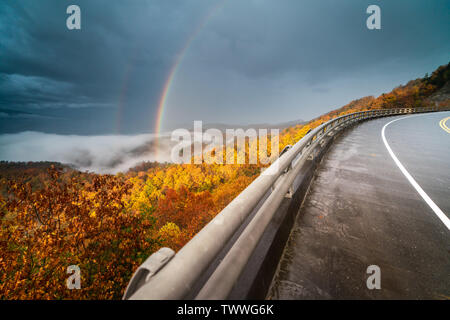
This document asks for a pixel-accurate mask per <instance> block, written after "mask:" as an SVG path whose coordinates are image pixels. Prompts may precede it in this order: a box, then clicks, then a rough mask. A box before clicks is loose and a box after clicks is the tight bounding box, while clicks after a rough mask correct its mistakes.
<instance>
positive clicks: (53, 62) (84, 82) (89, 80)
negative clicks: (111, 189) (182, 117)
mask: <svg viewBox="0 0 450 320" xmlns="http://www.w3.org/2000/svg"><path fill="white" fill-rule="evenodd" d="M74 3H75V4H77V5H79V6H80V8H81V13H82V29H81V30H75V31H70V30H68V29H67V28H66V19H67V17H68V15H67V14H66V8H67V6H68V5H70V4H74ZM211 3H213V2H211V1H210V2H209V3H208V2H206V1H192V2H190V3H189V5H188V3H187V2H186V1H179V0H175V1H126V2H125V1H85V0H77V1H32V0H24V1H16V0H14V1H12V0H11V1H10V0H7V1H6V2H5V1H2V2H1V3H0V17H1V18H0V33H1V34H2V37H1V38H0V108H15V109H18V110H28V111H29V110H33V109H41V110H42V109H51V108H53V109H54V108H92V109H93V110H94V109H96V112H94V113H95V115H94V116H95V117H96V118H97V121H99V122H109V125H110V126H111V129H112V127H113V126H115V125H116V121H115V120H114V119H112V118H114V117H112V116H111V112H116V111H117V109H118V108H119V107H122V108H123V113H124V115H119V116H122V118H124V119H127V117H128V115H129V114H134V116H133V117H131V119H128V120H129V121H130V122H131V121H133V120H135V123H133V124H131V123H128V124H127V123H126V124H125V126H128V127H130V126H133V127H136V124H137V127H140V126H141V127H140V128H139V129H140V130H145V129H146V130H148V129H150V128H148V126H149V124H150V123H151V121H150V120H149V118H150V117H151V116H153V113H154V111H155V106H156V104H157V100H158V98H159V93H160V91H161V88H162V85H163V82H164V81H165V78H166V77H167V73H168V70H169V68H170V66H171V65H172V63H173V61H174V59H175V58H176V54H177V53H178V52H179V50H180V49H181V47H182V45H183V43H184V40H185V39H186V37H187V36H188V34H189V33H190V32H191V30H192V29H193V28H195V27H196V24H197V23H198V22H197V21H198V20H199V19H200V17H201V16H202V14H204V12H205V10H207V9H208V7H209V6H210V5H211ZM199 6H200V7H199ZM104 107H110V108H111V109H114V110H112V111H109V114H108V113H107V112H105V111H104V110H103V109H104ZM47 111H48V110H47ZM44 112H45V110H44ZM48 112H49V111H48ZM80 112H83V111H80ZM90 112H91V113H92V110H91V111H90ZM117 112H118V111H117ZM67 116H68V117H67V118H68V119H69V120H70V121H72V122H73V120H75V122H77V121H78V125H79V126H80V127H82V126H83V123H82V121H79V120H81V119H73V118H71V116H73V115H69V114H67ZM143 118H146V120H145V121H140V119H143ZM140 122H141V123H140ZM142 125H145V128H143V127H142ZM106 127H107V126H106ZM111 129H110V130H111ZM128 129H129V128H128ZM81 131H82V129H81V130H80V132H81Z"/></svg>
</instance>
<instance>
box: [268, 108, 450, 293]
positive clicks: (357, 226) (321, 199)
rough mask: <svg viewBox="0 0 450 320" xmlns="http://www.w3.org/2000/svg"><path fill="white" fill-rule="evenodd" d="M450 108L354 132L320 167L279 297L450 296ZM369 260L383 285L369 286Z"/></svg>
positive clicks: (288, 253) (284, 265)
mask: <svg viewBox="0 0 450 320" xmlns="http://www.w3.org/2000/svg"><path fill="white" fill-rule="evenodd" d="M449 128H450V112H439V113H432V114H419V115H409V116H398V117H389V118H381V119H376V120H371V121H367V122H364V123H362V124H360V125H358V126H356V127H354V128H352V129H349V130H348V131H347V132H345V133H344V134H343V135H342V136H341V137H340V138H338V139H337V140H336V141H335V143H334V144H333V145H332V146H331V148H330V150H329V151H328V153H327V154H326V155H325V157H324V159H323V161H322V163H321V165H320V166H319V168H318V170H317V172H316V174H315V178H314V181H313V182H312V184H311V187H310V190H309V192H308V194H307V196H306V199H305V201H304V203H303V205H302V207H301V209H300V211H299V214H298V215H297V218H296V222H295V224H294V227H293V229H292V231H291V235H290V237H289V241H288V243H287V246H286V248H285V250H284V253H283V256H282V259H281V261H280V263H279V266H278V268H279V269H278V271H277V274H276V275H275V277H274V280H273V283H272V287H271V290H270V292H269V296H268V298H270V299H450V222H449V221H450V220H449V217H450V216H449V214H450V129H449ZM369 265H377V266H379V268H380V271H381V289H373V290H369V289H368V288H367V285H366V281H367V278H368V277H369V276H370V274H367V273H366V270H367V267H368V266H369Z"/></svg>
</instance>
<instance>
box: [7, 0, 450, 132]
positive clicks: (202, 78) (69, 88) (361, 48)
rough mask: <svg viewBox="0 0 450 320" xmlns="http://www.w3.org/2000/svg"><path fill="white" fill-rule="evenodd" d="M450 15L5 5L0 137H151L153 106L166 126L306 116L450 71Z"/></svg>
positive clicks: (252, 5) (289, 2)
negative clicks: (375, 26) (374, 21)
mask: <svg viewBox="0 0 450 320" xmlns="http://www.w3.org/2000/svg"><path fill="white" fill-rule="evenodd" d="M71 4H76V5H78V6H79V7H80V9H81V30H69V29H68V28H67V27H66V19H67V18H68V16H69V15H68V14H67V13H66V9H67V7H68V6H69V5H71ZM371 4H376V5H378V6H379V7H380V8H381V30H369V29H368V28H367V27H366V19H367V17H368V16H369V15H368V14H367V13H366V9H367V7H368V6H369V5H371ZM449 13H450V2H449V1H448V0H433V1H425V0H389V1H387V0H386V1H382V0H369V1H365V0H341V1H336V0H301V1H300V0H280V1H278V0H277V1H275V0H246V1H242V0H170V1H167V0H133V1H124V0H121V1H119V0H96V1H91V0H70V1H66V0H52V1H50V0H40V1H35V0H2V1H1V2H0V33H1V36H0V133H4V134H5V133H8V134H11V133H20V132H27V131H34V132H40V133H45V134H59V135H79V136H99V135H133V134H148V133H153V132H155V130H156V124H157V122H158V119H159V117H158V108H159V106H161V105H163V107H164V108H163V109H164V111H163V112H162V117H161V122H160V123H161V129H162V131H167V130H169V129H174V128H176V127H179V126H189V123H191V124H192V122H193V121H194V120H202V121H204V122H205V123H224V124H233V125H234V124H236V125H239V124H242V125H246V124H252V123H282V122H286V121H291V120H296V119H303V120H309V119H312V118H314V117H316V116H319V115H320V114H323V113H325V112H328V111H330V110H332V109H336V108H338V107H340V106H342V105H344V104H346V103H348V102H350V101H351V100H353V99H356V98H360V97H363V96H367V95H375V96H377V95H379V94H381V93H383V92H389V91H390V90H392V89H393V88H394V87H396V86H398V85H400V84H405V83H406V82H407V81H409V80H411V79H415V78H418V77H423V76H424V75H425V73H431V72H432V71H433V70H434V69H436V68H437V67H438V66H439V65H443V64H446V63H448V62H449V60H450V32H449V30H450V19H449V18H450V17H449V15H450V14H449ZM167 84H169V86H168V85H167ZM167 88H168V90H165V89H167ZM164 93H166V94H164ZM162 100H163V102H164V103H163V104H162V103H161V101H162Z"/></svg>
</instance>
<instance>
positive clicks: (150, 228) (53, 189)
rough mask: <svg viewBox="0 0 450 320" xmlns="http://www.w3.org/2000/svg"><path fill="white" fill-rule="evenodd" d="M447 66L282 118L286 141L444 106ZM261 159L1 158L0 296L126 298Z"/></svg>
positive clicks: (252, 174) (241, 185)
mask: <svg viewBox="0 0 450 320" xmlns="http://www.w3.org/2000/svg"><path fill="white" fill-rule="evenodd" d="M449 75H450V72H449V65H446V66H442V67H440V68H438V69H437V70H436V71H435V72H433V74H432V75H431V76H430V77H424V78H422V79H416V80H413V81H410V82H408V83H407V84H406V85H403V86H399V87H397V88H395V89H394V90H392V91H391V92H389V93H386V94H383V95H380V96H379V97H376V98H375V97H364V98H361V99H357V100H354V101H352V102H350V103H349V104H347V105H345V106H343V107H341V108H339V109H336V110H333V111H331V112H329V113H327V114H325V115H322V116H320V117H318V118H316V119H313V120H311V121H309V122H308V123H303V124H298V125H295V126H291V127H289V128H286V129H284V130H283V131H282V132H281V139H280V146H279V147H280V150H281V149H282V148H284V146H286V145H287V144H294V143H295V142H297V141H298V140H299V139H301V138H302V137H303V136H304V135H305V134H306V133H307V132H308V131H309V130H310V129H312V128H315V127H316V126H318V125H320V124H321V123H323V122H325V121H328V120H329V119H331V118H334V117H337V116H340V115H342V114H346V113H351V112H355V111H362V110H372V109H386V108H396V107H423V106H428V105H435V104H437V105H438V106H448V104H449V99H448V83H449ZM262 167H263V166H262V165H260V164H257V165H218V164H213V165H207V164H205V163H203V164H198V165H188V164H184V165H177V164H164V165H160V164H156V163H143V164H141V165H140V166H137V167H135V168H133V169H131V170H129V171H128V172H127V173H121V174H117V175H100V174H93V173H83V172H79V171H76V170H69V169H67V168H66V167H63V166H61V165H59V164H55V163H50V164H49V163H43V164H33V163H24V164H13V163H1V165H0V183H1V190H3V192H2V194H0V268H1V269H2V270H3V272H2V273H1V274H0V293H1V297H2V298H3V299H120V298H121V296H122V294H123V291H124V289H125V287H126V285H127V283H128V281H129V279H130V277H131V275H132V273H133V272H134V271H135V270H136V268H137V267H138V266H139V265H140V264H141V263H142V262H143V261H144V260H145V259H146V258H147V257H148V256H149V255H150V254H151V253H153V252H155V251H156V250H158V249H159V248H161V247H163V246H167V247H171V248H173V249H174V250H179V249H180V248H181V247H182V246H183V245H184V244H185V243H186V242H187V241H189V240H190V239H191V238H192V237H193V236H194V235H195V234H196V233H197V232H198V231H199V230H200V229H201V228H202V227H204V226H205V225H206V224H207V223H208V222H209V221H210V220H211V219H212V218H213V217H214V216H215V215H216V214H217V213H218V212H220V211H221V210H222V209H223V208H224V207H225V206H226V205H227V204H228V203H229V202H230V201H231V200H232V199H233V198H234V197H236V195H238V194H239V193H240V192H241V191H242V190H243V189H245V188H246V187H247V186H248V185H249V184H250V183H251V182H252V181H253V180H254V179H255V178H256V177H258V175H259V173H260V171H261V168H262ZM44 168H45V170H43V169H44ZM47 169H48V170H47ZM73 264H76V265H78V266H79V267H80V268H81V270H82V273H81V277H82V280H81V282H82V289H81V290H67V289H66V287H65V280H66V278H67V273H66V268H67V266H69V265H73Z"/></svg>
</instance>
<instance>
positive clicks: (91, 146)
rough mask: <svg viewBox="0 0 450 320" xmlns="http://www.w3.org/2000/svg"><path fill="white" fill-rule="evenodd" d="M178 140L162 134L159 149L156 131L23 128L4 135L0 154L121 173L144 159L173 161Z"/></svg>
mask: <svg viewBox="0 0 450 320" xmlns="http://www.w3.org/2000/svg"><path fill="white" fill-rule="evenodd" d="M175 143H176V142H172V141H171V140H170V135H168V134H167V135H161V136H160V138H159V143H158V149H157V151H158V152H156V145H155V135H154V134H140V135H104V136H80V135H57V134H47V133H41V132H32V131H27V132H21V133H15V134H3V135H0V158H1V160H6V161H56V162H61V163H64V164H71V165H74V166H75V167H76V168H77V169H79V170H82V171H93V172H97V173H117V172H121V171H122V172H123V171H127V170H128V169H129V168H131V167H133V166H135V165H136V164H138V163H140V162H143V161H159V162H166V161H167V162H169V161H170V150H171V147H172V146H173V145H174V144H175Z"/></svg>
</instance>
